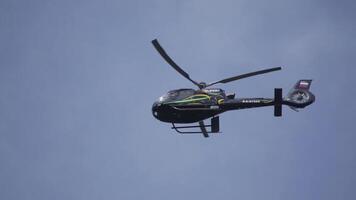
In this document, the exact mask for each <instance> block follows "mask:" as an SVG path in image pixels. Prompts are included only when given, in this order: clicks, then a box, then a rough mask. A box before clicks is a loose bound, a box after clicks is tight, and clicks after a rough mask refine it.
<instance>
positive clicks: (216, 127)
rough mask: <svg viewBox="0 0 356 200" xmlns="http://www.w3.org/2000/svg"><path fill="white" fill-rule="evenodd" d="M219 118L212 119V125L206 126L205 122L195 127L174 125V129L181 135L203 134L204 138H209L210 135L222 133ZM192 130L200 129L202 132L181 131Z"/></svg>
mask: <svg viewBox="0 0 356 200" xmlns="http://www.w3.org/2000/svg"><path fill="white" fill-rule="evenodd" d="M219 124H220V123H219V116H216V117H213V118H211V124H209V125H205V124H204V122H203V121H200V122H199V125H195V126H175V124H174V123H172V129H174V130H175V131H177V133H180V134H203V135H204V137H209V133H220V132H219V129H220V127H219V126H220V125H219ZM208 127H210V131H207V130H206V128H208ZM192 128H200V131H181V130H180V129H192Z"/></svg>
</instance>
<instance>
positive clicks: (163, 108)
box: [152, 105, 223, 123]
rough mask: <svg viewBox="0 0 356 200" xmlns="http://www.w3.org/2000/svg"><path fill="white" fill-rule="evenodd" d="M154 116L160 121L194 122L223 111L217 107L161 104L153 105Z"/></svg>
mask: <svg viewBox="0 0 356 200" xmlns="http://www.w3.org/2000/svg"><path fill="white" fill-rule="evenodd" d="M152 112H153V116H154V117H155V118H157V119H158V120H160V121H163V122H169V123H194V122H199V121H202V120H205V119H208V118H211V117H213V116H215V115H218V114H220V113H222V112H223V111H222V110H221V109H218V108H216V107H211V106H206V105H197V106H188V107H187V106H185V107H183V106H171V105H160V106H153V107H152Z"/></svg>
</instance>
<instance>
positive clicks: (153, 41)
mask: <svg viewBox="0 0 356 200" xmlns="http://www.w3.org/2000/svg"><path fill="white" fill-rule="evenodd" d="M152 44H153V46H154V47H155V48H156V50H157V51H158V53H159V54H161V56H162V57H163V58H164V60H165V61H166V62H167V63H168V64H170V65H171V66H172V67H173V68H174V69H175V70H176V71H177V72H178V73H180V74H181V75H182V76H184V77H185V78H186V79H188V80H190V81H191V82H192V83H193V84H195V85H196V86H198V87H199V88H200V85H199V83H197V82H195V81H194V80H192V79H191V78H190V77H189V74H188V73H187V72H185V71H184V70H183V69H182V68H180V67H179V66H178V65H177V64H176V63H175V62H174V61H173V60H172V59H171V58H170V57H169V56H168V54H167V53H166V51H165V50H164V49H163V48H162V47H161V45H160V44H159V43H158V40H157V39H154V40H152Z"/></svg>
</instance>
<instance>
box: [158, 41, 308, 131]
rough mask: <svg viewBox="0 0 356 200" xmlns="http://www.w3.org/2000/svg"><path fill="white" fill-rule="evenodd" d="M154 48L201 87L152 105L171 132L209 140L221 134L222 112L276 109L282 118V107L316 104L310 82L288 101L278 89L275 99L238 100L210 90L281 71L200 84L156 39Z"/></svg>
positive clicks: (177, 92)
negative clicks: (207, 121) (258, 108)
mask: <svg viewBox="0 0 356 200" xmlns="http://www.w3.org/2000/svg"><path fill="white" fill-rule="evenodd" d="M152 44H153V46H154V48H155V49H156V50H157V51H158V53H159V54H160V55H161V56H162V57H163V59H164V60H165V61H166V62H167V63H168V64H169V65H170V66H171V67H173V69H175V70H176V71H177V72H178V73H179V74H181V75H182V76H183V77H185V78H186V79H188V80H189V81H190V82H192V83H193V84H194V85H195V86H197V87H198V89H191V88H182V89H175V90H171V91H169V92H167V93H166V94H164V95H163V96H161V97H159V99H158V101H155V102H154V103H153V106H152V114H153V116H154V117H155V118H156V119H158V120H160V121H162V122H167V123H171V124H172V129H174V130H175V131H177V132H178V133H181V134H203V136H204V137H209V134H210V133H220V121H219V114H221V113H223V112H226V111H231V110H239V109H247V108H256V107H265V106H273V107H274V116H276V117H280V116H282V105H287V106H289V107H290V108H291V109H293V110H294V111H299V109H302V108H305V107H306V106H309V105H310V104H312V103H313V102H314V101H315V96H314V94H313V93H311V92H310V91H309V89H310V85H311V82H312V80H311V79H302V80H298V81H297V83H296V84H295V85H294V87H293V88H292V89H291V90H290V91H289V93H288V94H287V96H286V97H282V88H275V89H274V98H235V93H225V91H224V90H223V89H220V88H211V86H213V85H216V84H225V83H229V82H232V81H236V80H240V79H243V78H248V77H251V76H256V75H260V74H265V73H269V72H274V71H278V70H281V69H282V68H281V67H274V68H268V69H264V70H259V71H254V72H250V73H246V74H241V75H237V76H233V77H229V78H225V79H222V80H219V81H214V82H211V83H206V82H197V81H195V80H193V79H192V78H190V76H189V74H188V73H187V72H185V71H184V70H183V69H182V68H181V67H179V66H178V65H177V64H176V63H175V62H174V61H173V60H172V59H171V58H170V57H169V56H168V54H167V53H166V51H165V50H164V49H163V48H162V46H161V45H160V44H159V42H158V40H157V39H154V40H152ZM209 118H210V120H211V123H210V124H209V125H206V124H205V123H204V120H206V119H209ZM192 123H198V125H185V126H177V125H176V124H192ZM208 128H210V130H208ZM193 129H195V130H193ZM196 129H198V130H196ZM192 130H193V131H192Z"/></svg>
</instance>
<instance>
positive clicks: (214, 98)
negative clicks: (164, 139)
mask: <svg viewBox="0 0 356 200" xmlns="http://www.w3.org/2000/svg"><path fill="white" fill-rule="evenodd" d="M234 97H235V95H234V94H230V95H225V92H224V91H223V90H221V89H215V88H214V89H204V90H193V89H179V90H172V91H170V92H168V93H167V94H165V95H163V96H162V97H160V98H159V100H158V101H156V102H155V103H154V104H153V106H152V114H153V116H154V117H155V118H157V119H158V120H160V121H163V122H169V123H194V122H199V121H202V120H205V119H208V118H211V117H214V116H217V115H218V114H220V113H223V112H226V111H229V110H237V109H244V108H253V107H262V106H271V105H274V99H268V98H236V99H235V98H234Z"/></svg>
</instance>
